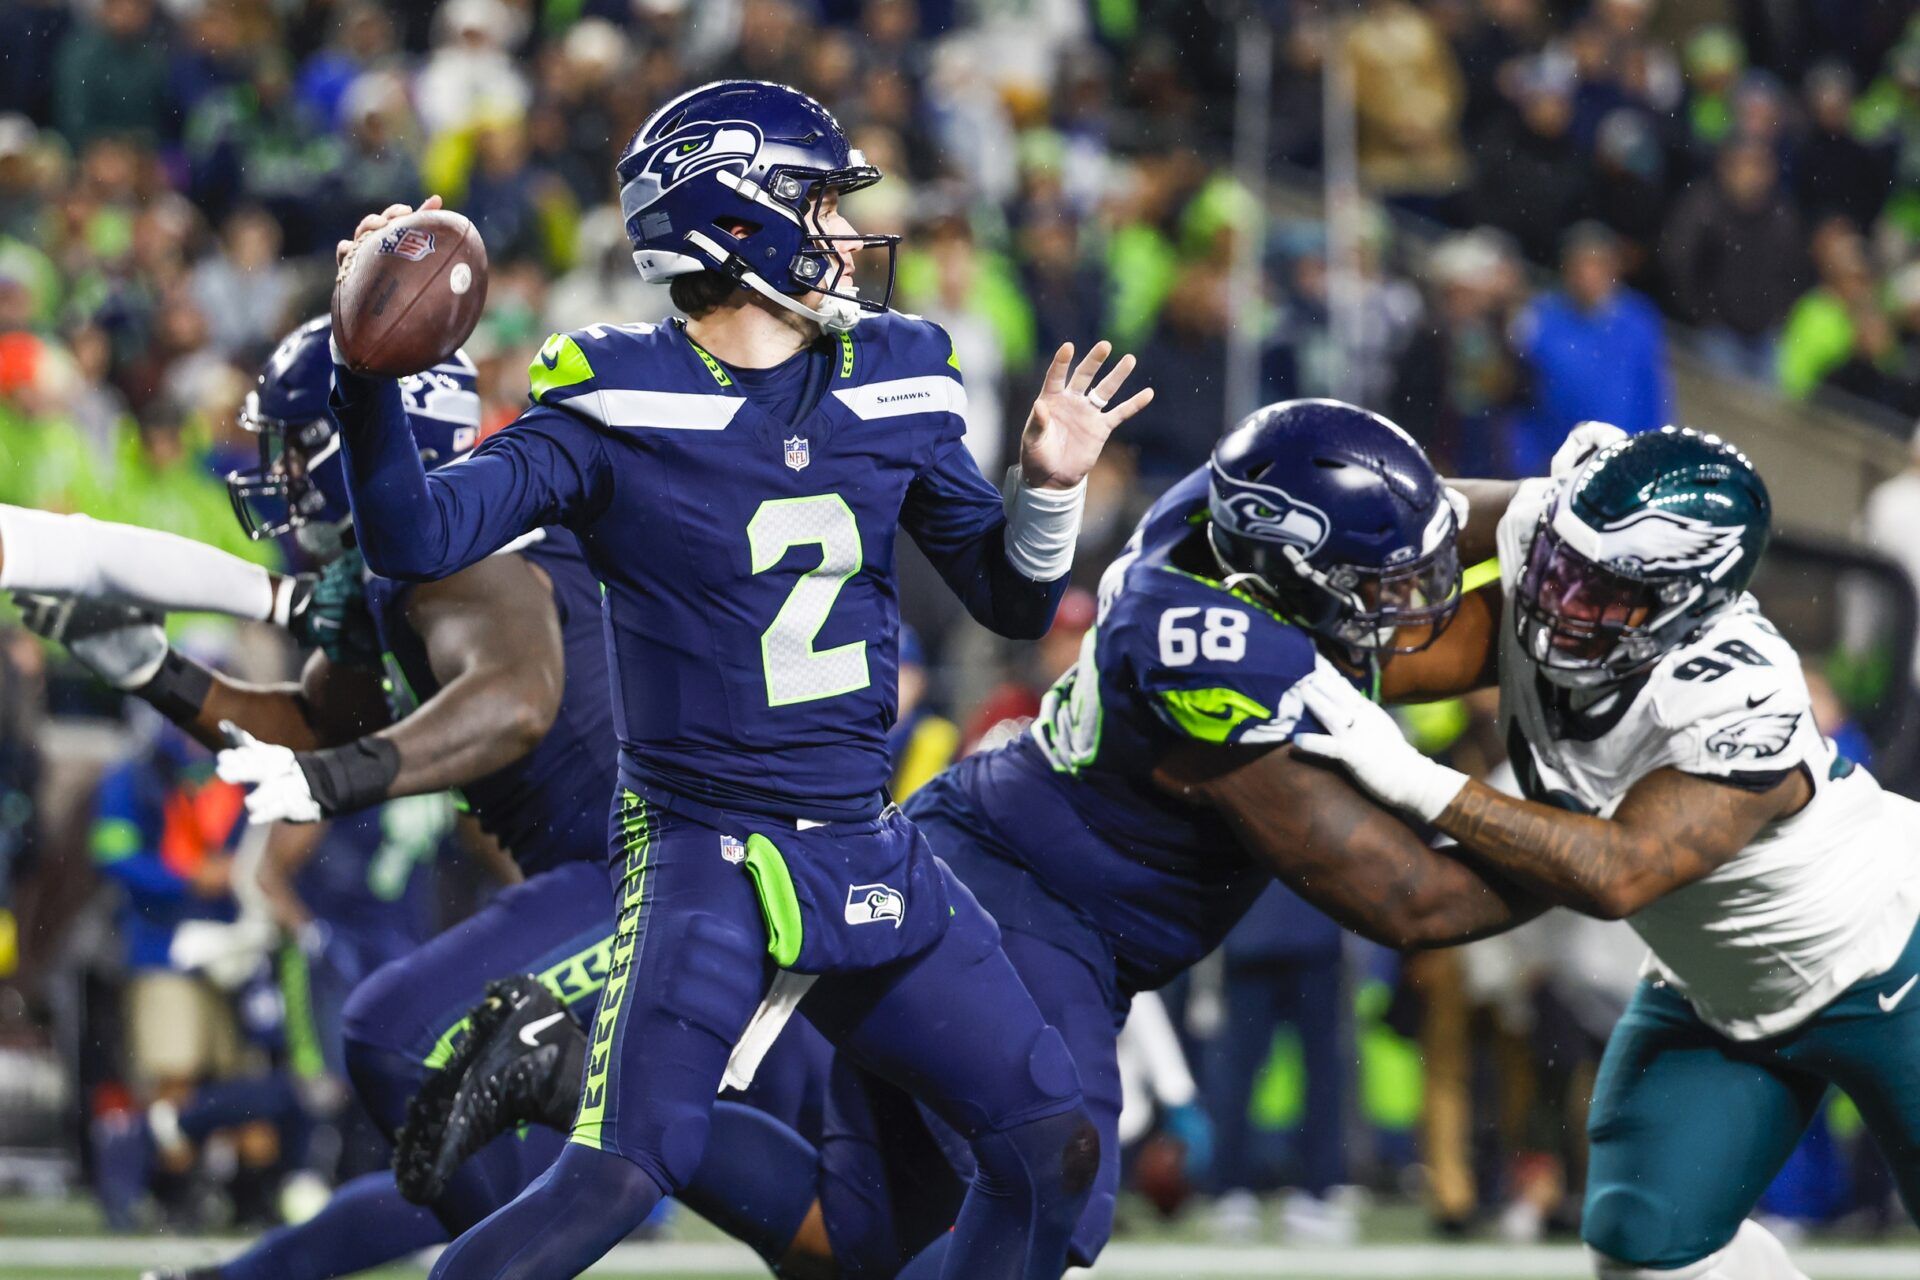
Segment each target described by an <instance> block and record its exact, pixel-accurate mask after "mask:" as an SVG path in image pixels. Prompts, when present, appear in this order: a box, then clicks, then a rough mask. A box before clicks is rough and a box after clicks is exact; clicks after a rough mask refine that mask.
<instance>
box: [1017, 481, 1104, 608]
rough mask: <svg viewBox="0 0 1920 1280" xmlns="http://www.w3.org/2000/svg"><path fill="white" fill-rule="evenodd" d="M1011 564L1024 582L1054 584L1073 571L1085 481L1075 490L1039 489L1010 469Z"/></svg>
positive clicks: (1085, 501)
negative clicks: (1028, 579) (1028, 580)
mask: <svg viewBox="0 0 1920 1280" xmlns="http://www.w3.org/2000/svg"><path fill="white" fill-rule="evenodd" d="M1006 494H1007V560H1008V561H1009V562H1010V563H1011V564H1012V565H1013V567H1014V569H1015V570H1016V571H1017V572H1018V573H1019V574H1020V576H1021V577H1023V578H1031V579H1032V580H1033V581H1035V582H1053V581H1055V580H1056V579H1059V578H1064V577H1066V576H1067V570H1069V569H1071V568H1073V548H1074V544H1076V543H1077V542H1079V541H1080V516H1081V513H1082V512H1083V511H1084V510H1085V509H1086V505H1087V482H1086V479H1085V478H1084V477H1082V478H1081V481H1080V483H1079V484H1076V485H1075V486H1073V488H1071V489H1036V488H1033V487H1032V486H1031V485H1029V484H1027V483H1025V482H1024V481H1023V480H1021V478H1020V468H1019V466H1018V465H1015V466H1013V467H1010V468H1008V470H1007V482H1006Z"/></svg>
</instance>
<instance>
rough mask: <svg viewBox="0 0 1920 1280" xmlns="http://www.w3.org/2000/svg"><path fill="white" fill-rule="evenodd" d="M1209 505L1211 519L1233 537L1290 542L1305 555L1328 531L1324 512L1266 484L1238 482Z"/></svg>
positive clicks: (1328, 522) (1318, 546)
mask: <svg viewBox="0 0 1920 1280" xmlns="http://www.w3.org/2000/svg"><path fill="white" fill-rule="evenodd" d="M1211 505H1212V515H1213V518H1214V519H1215V520H1218V521H1220V523H1221V524H1223V525H1225V526H1226V527H1227V528H1229V529H1231V530H1233V531H1234V532H1235V533H1241V534H1246V535H1248V536H1250V537H1256V538H1274V539H1277V540H1279V541H1281V542H1291V543H1293V544H1294V545H1295V546H1297V547H1299V548H1300V550H1302V551H1303V552H1305V553H1306V554H1307V555H1312V554H1313V553H1314V552H1316V551H1318V550H1319V549H1320V545H1321V544H1322V543H1324V542H1325V541H1326V540H1327V534H1328V532H1329V531H1330V530H1331V528H1332V522H1331V521H1329V520H1328V519H1327V513H1326V512H1324V511H1322V510H1321V509H1320V508H1318V507H1316V506H1314V505H1313V504H1311V503H1307V502H1301V501H1299V500H1298V499H1296V498H1295V497H1294V496H1293V495H1292V494H1290V493H1288V492H1287V491H1286V490H1285V489H1278V488H1275V487H1274V486H1273V485H1270V484H1254V483H1252V482H1251V481H1240V482H1238V483H1237V484H1235V486H1234V487H1233V489H1232V490H1231V491H1229V492H1227V493H1225V494H1222V495H1220V496H1218V497H1217V498H1215V499H1214V501H1213V503H1212V504H1211Z"/></svg>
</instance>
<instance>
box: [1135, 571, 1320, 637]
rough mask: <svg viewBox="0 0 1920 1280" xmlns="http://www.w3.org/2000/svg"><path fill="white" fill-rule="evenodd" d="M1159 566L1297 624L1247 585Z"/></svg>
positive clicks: (1287, 621) (1276, 620) (1272, 616)
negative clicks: (1233, 585)
mask: <svg viewBox="0 0 1920 1280" xmlns="http://www.w3.org/2000/svg"><path fill="white" fill-rule="evenodd" d="M1159 567H1160V568H1161V569H1164V570H1165V571H1166V572H1168V573H1177V574H1179V575H1180V576H1181V577H1183V578H1191V579H1192V580H1193V581H1195V582H1197V583H1199V584H1200V585H1201V586H1203V587H1212V588H1213V589H1214V590H1215V591H1218V592H1221V593H1222V594H1224V595H1230V596H1232V597H1233V598H1234V599H1235V600H1238V601H1239V602H1240V603H1241V604H1244V605H1249V606H1251V607H1253V608H1255V609H1258V610H1259V611H1260V612H1262V613H1264V614H1266V615H1267V616H1268V617H1269V618H1272V619H1273V620H1274V621H1275V622H1284V623H1286V624H1287V625H1288V626H1290V627H1291V626H1295V625H1297V624H1296V623H1295V622H1294V620H1293V619H1292V618H1289V617H1288V616H1287V615H1286V614H1284V613H1281V612H1280V611H1279V610H1278V609H1276V608H1274V607H1273V606H1272V605H1270V604H1268V603H1267V602H1266V601H1264V600H1262V599H1260V598H1259V597H1258V596H1256V595H1254V594H1253V593H1252V592H1251V591H1248V590H1247V589H1246V588H1245V587H1232V588H1229V587H1228V586H1227V585H1226V584H1225V583H1224V582H1221V581H1219V580H1218V579H1216V578H1208V577H1203V576H1202V575H1200V574H1197V573H1188V572H1187V571H1186V570H1185V569H1176V568H1174V567H1173V566H1172V565H1170V564H1163V565H1160V566H1159Z"/></svg>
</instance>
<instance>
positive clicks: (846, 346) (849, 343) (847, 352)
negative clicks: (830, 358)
mask: <svg viewBox="0 0 1920 1280" xmlns="http://www.w3.org/2000/svg"><path fill="white" fill-rule="evenodd" d="M840 376H841V377H843V378H851V377H852V376H853V335H852V334H851V333H848V332H847V331H846V330H844V329H842V330H841V331H840Z"/></svg>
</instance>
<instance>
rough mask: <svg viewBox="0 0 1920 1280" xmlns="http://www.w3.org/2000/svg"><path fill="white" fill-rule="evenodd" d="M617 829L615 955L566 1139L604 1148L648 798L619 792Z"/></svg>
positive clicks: (643, 875) (645, 857) (636, 916)
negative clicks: (620, 859) (620, 868)
mask: <svg viewBox="0 0 1920 1280" xmlns="http://www.w3.org/2000/svg"><path fill="white" fill-rule="evenodd" d="M620 825H621V831H622V833H623V836H624V844H625V848H626V855H627V865H626V874H625V875H624V876H622V877H621V881H620V883H621V887H622V896H621V899H620V915H619V917H618V919H619V923H618V926H617V927H616V928H615V929H614V933H613V955H612V958H611V963H610V965H609V967H608V970H607V989H606V991H605V993H604V994H602V995H601V997H600V1008H599V1010H598V1011H597V1012H595V1014H594V1015H593V1042H592V1044H590V1045H589V1046H588V1049H587V1079H586V1084H585V1086H584V1087H583V1088H582V1090H581V1093H580V1114H579V1115H578V1116H577V1117H576V1118H575V1119H574V1122H573V1132H572V1133H571V1134H569V1135H568V1141H570V1142H577V1143H579V1144H580V1145H581V1146H585V1147H592V1148H593V1149H594V1150H596V1151H604V1150H606V1147H605V1145H604V1142H603V1134H602V1129H603V1126H604V1125H605V1123H606V1115H607V1068H608V1067H609V1066H610V1065H611V1064H612V1062H613V1056H614V1054H615V1053H617V1052H619V1040H620V1032H621V1028H622V1027H624V1026H625V1024H626V1020H627V988H628V984H629V983H630V982H631V981H632V979H633V953H634V948H635V946H636V945H637V944H638V941H639V937H640V917H641V914H642V913H643V911H644V909H645V906H646V900H647V872H648V871H649V870H650V866H649V863H650V861H651V858H652V854H653V828H652V824H651V823H650V822H649V821H648V820H647V802H646V801H644V800H642V799H641V798H640V797H639V796H637V795H635V794H634V793H633V792H631V791H628V792H624V793H623V794H622V796H621V815H620Z"/></svg>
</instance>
